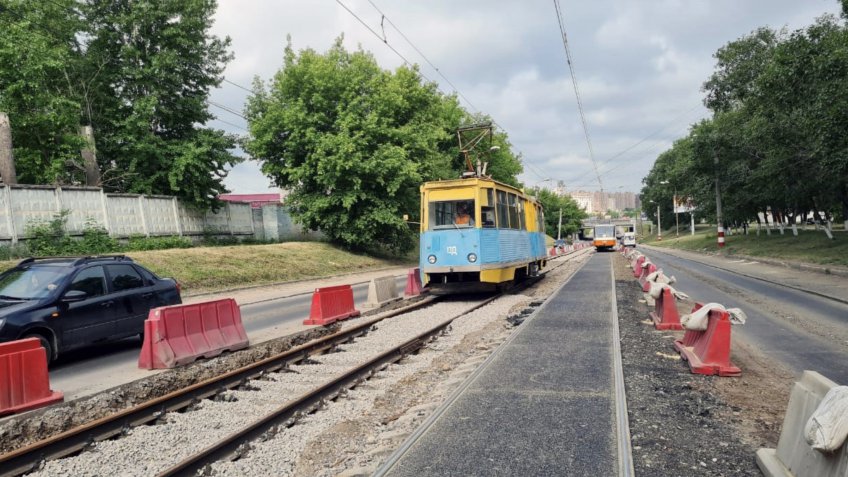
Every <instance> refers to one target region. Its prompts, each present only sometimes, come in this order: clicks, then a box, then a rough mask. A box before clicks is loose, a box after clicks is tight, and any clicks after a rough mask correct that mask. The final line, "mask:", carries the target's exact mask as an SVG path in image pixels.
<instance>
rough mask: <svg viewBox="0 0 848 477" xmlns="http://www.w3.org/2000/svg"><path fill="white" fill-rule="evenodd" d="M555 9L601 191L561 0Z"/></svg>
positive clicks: (556, 0) (555, 2) (557, 1)
mask: <svg viewBox="0 0 848 477" xmlns="http://www.w3.org/2000/svg"><path fill="white" fill-rule="evenodd" d="M553 2H554V9H555V10H556V14H557V23H558V24H559V31H560V34H561V36H562V45H563V47H564V48H565V56H566V60H567V61H568V71H569V72H570V73H571V83H572V84H573V86H574V95H575V97H576V98H577V109H578V111H579V112H580V122H581V124H582V125H583V135H584V136H585V137H586V145H587V146H588V148H589V159H591V161H592V167H593V168H594V170H595V177H597V179H598V186H599V187H600V189H601V191H602V192H603V190H604V184H603V182H601V175H600V173H599V172H598V163H597V161H595V151H594V150H593V149H592V140H591V138H590V137H589V126H588V124H587V123H586V114H585V113H584V111H583V100H582V99H581V98H580V88H579V87H578V86H577V74H576V73H575V71H574V60H573V57H572V55H571V48H569V46H568V36H567V35H566V33H565V22H564V21H563V18H562V7H561V6H560V4H559V0H553Z"/></svg>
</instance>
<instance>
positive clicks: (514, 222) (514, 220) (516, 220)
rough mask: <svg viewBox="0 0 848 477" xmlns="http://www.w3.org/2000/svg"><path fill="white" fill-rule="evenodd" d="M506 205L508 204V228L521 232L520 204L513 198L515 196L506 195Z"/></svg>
mask: <svg viewBox="0 0 848 477" xmlns="http://www.w3.org/2000/svg"><path fill="white" fill-rule="evenodd" d="M508 197H509V198H508V201H509V202H508V204H509V228H511V229H517V230H521V229H523V228H524V227H523V225H524V224H522V222H523V221H522V220H521V202H520V201H519V200H518V198H517V197H516V196H515V194H509V195H508Z"/></svg>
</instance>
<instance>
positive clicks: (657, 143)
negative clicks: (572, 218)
mask: <svg viewBox="0 0 848 477" xmlns="http://www.w3.org/2000/svg"><path fill="white" fill-rule="evenodd" d="M218 3H219V5H218V11H217V13H216V15H215V25H214V27H213V29H212V33H213V34H215V35H218V36H221V37H224V36H229V37H230V38H231V40H232V46H231V49H232V52H233V53H234V55H235V58H234V60H232V61H231V62H230V63H229V64H228V65H227V68H226V70H225V72H224V76H225V78H226V81H225V82H223V83H222V84H221V87H220V88H219V89H216V90H213V91H212V94H211V98H210V101H211V102H212V103H214V104H215V105H216V106H212V107H211V108H210V110H211V112H212V113H213V114H215V115H216V116H217V118H218V119H216V120H213V121H212V122H211V123H210V125H211V126H213V127H216V128H220V129H223V130H226V131H229V132H232V133H235V134H239V135H244V134H247V133H246V131H245V129H246V127H247V124H246V121H245V120H244V119H243V118H242V117H240V116H239V115H237V114H233V112H235V113H239V112H242V111H243V108H244V104H245V100H246V98H247V96H248V95H249V93H248V91H246V90H245V89H244V88H249V87H250V85H251V83H252V81H253V78H254V77H255V76H258V77H260V78H262V79H263V80H266V81H267V80H269V79H270V78H271V77H272V76H273V75H274V73H276V72H277V71H278V70H279V69H280V68H281V67H282V59H283V49H284V48H285V45H286V36H287V35H291V39H292V45H293V47H294V49H295V50H296V51H298V50H302V49H305V48H312V49H314V50H316V51H319V52H324V51H326V50H327V49H328V48H329V47H330V45H331V44H332V43H333V41H334V40H335V39H336V38H338V37H339V36H340V35H342V34H343V35H344V44H345V47H346V48H347V49H348V50H354V49H356V48H359V47H362V48H363V49H364V50H367V51H369V52H371V53H372V54H373V55H374V57H375V58H376V60H377V62H378V63H379V65H380V66H381V67H382V68H384V69H389V70H393V69H395V68H397V67H398V66H401V65H402V64H404V60H403V59H401V58H400V57H399V56H398V55H397V54H396V53H394V52H393V51H392V50H391V49H390V48H389V47H387V46H386V44H384V43H383V40H382V38H378V37H377V35H379V36H381V37H382V36H383V35H385V39H386V41H387V42H388V44H389V45H391V47H392V48H394V49H395V50H397V51H398V52H399V53H400V55H402V56H403V57H404V58H406V59H407V60H408V61H409V62H410V63H417V64H419V65H420V68H421V73H422V74H423V75H424V76H425V77H426V78H428V79H429V80H432V81H435V82H436V83H438V84H439V87H440V89H441V91H442V92H444V93H446V94H450V93H453V92H454V91H458V93H459V95H460V102H461V103H462V105H463V106H464V107H465V108H466V109H468V110H469V111H472V112H477V111H479V112H483V113H486V114H488V115H490V116H491V117H493V118H494V120H495V123H496V124H497V126H499V127H500V128H502V129H503V130H504V131H505V132H506V133H507V134H508V135H509V140H510V142H511V143H512V145H513V149H514V151H515V152H519V153H521V155H522V162H523V164H524V172H523V173H522V174H521V175H520V176H519V180H521V181H522V182H524V184H525V185H527V186H529V187H534V186H540V187H553V186H554V185H556V184H557V183H558V182H559V181H562V183H563V184H564V186H565V188H566V190H568V191H571V190H600V188H601V187H603V190H605V191H607V192H634V193H638V192H639V190H640V189H641V187H642V178H643V177H645V176H646V175H647V174H648V172H649V171H650V169H651V167H652V165H653V163H654V161H655V160H656V157H657V156H658V155H659V154H660V153H661V152H662V151H664V150H666V149H668V148H669V147H671V145H672V143H673V142H674V140H675V139H678V138H681V137H683V136H685V135H686V134H687V131H688V128H689V126H690V125H691V124H693V123H695V122H697V121H699V120H700V119H702V118H706V117H709V115H710V113H709V111H708V110H707V109H706V108H705V107H704V106H703V103H702V100H703V97H704V93H703V92H702V91H701V85H702V84H703V83H704V81H705V80H706V79H707V78H708V77H709V75H710V74H711V73H712V71H713V69H714V67H715V59H714V58H713V54H714V53H715V52H716V50H718V49H719V48H720V47H721V46H723V45H725V44H726V43H728V42H730V41H733V40H735V39H737V38H739V37H741V36H744V35H746V34H747V33H750V32H751V31H752V30H754V29H756V28H758V27H761V26H769V27H772V28H783V27H786V28H788V29H789V30H795V29H798V28H803V27H804V26H806V25H808V24H810V23H812V22H813V21H814V20H815V18H816V17H819V16H821V15H822V14H825V13H833V14H837V15H838V13H839V11H840V6H839V2H838V1H837V0H803V1H799V0H709V1H707V0H639V1H637V0H594V1H591V2H587V1H580V0H560V6H561V9H562V15H563V20H564V25H565V31H566V36H567V39H568V45H569V49H570V50H571V53H572V58H573V63H572V66H573V67H574V72H575V75H576V78H577V85H578V88H579V91H580V98H581V100H582V104H583V110H584V113H585V119H586V123H587V126H588V132H589V137H590V138H591V144H592V149H593V151H594V155H593V156H594V160H595V164H597V168H598V171H599V173H600V183H599V181H598V179H597V177H596V175H595V172H594V168H593V162H592V160H591V158H590V154H589V148H588V146H587V143H586V139H585V136H584V130H583V127H582V125H581V121H580V115H579V111H578V107H577V101H576V97H575V92H574V87H573V84H572V81H571V76H570V73H569V68H568V63H567V61H566V54H565V49H564V47H563V41H562V36H561V34H560V30H559V26H558V23H557V15H556V10H555V7H554V3H553V0H549V1H543V0H523V1H507V0H485V1H484V0H465V1H456V0H427V1H424V0H418V1H412V0H394V1H389V0H370V1H369V0H339V1H335V0H300V1H294V0H218ZM344 7H347V8H348V9H350V10H351V11H352V12H353V14H355V15H356V17H358V18H359V19H361V20H362V22H364V23H365V24H367V25H368V27H370V28H371V29H372V30H374V32H376V33H377V35H375V34H374V33H372V31H370V30H369V29H368V28H366V26H364V25H363V24H362V23H361V22H360V21H359V20H358V19H357V18H356V17H355V16H354V15H353V14H351V13H350V12H348V11H347V10H346V9H345V8H344ZM380 12H382V14H381V13H380ZM384 16H385V20H384ZM381 23H382V27H381ZM392 25H394V26H392ZM395 27H396V28H395ZM404 37H406V38H407V39H408V40H409V42H407V41H406V40H405V39H404ZM410 42H411V43H410ZM416 49H417V50H418V51H416ZM419 52H420V53H419ZM422 54H423V55H424V57H426V59H425V58H424V57H422ZM428 60H429V63H431V64H432V65H433V66H435V67H436V68H438V71H436V70H435V69H434V68H433V66H431V65H430V64H428ZM440 73H441V75H444V77H445V78H447V80H445V78H443V77H442V76H441V75H440ZM451 85H452V86H451ZM454 88H455V89H454ZM227 109H229V110H231V111H232V112H231V111H227ZM225 184H226V185H227V187H228V188H229V189H231V190H232V192H234V193H263V192H274V191H276V190H277V189H276V188H275V187H274V186H273V184H271V182H270V180H269V179H268V178H267V177H265V176H264V175H263V174H262V173H261V172H260V169H259V163H258V162H257V161H253V160H246V161H245V162H243V163H241V164H239V165H237V166H235V167H234V168H233V169H232V170H231V171H230V173H229V176H228V177H227V179H226V181H225Z"/></svg>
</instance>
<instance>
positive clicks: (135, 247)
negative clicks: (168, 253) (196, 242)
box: [124, 235, 193, 252]
mask: <svg viewBox="0 0 848 477" xmlns="http://www.w3.org/2000/svg"><path fill="white" fill-rule="evenodd" d="M192 246H193V244H192V243H191V240H189V239H188V238H186V237H178V236H168V237H145V236H143V235H133V236H132V237H130V238H129V240H128V241H127V245H126V246H125V247H124V249H125V250H127V251H134V252H139V251H144V250H164V249H169V248H191V247H192Z"/></svg>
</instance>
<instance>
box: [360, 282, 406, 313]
mask: <svg viewBox="0 0 848 477" xmlns="http://www.w3.org/2000/svg"><path fill="white" fill-rule="evenodd" d="M394 300H400V295H399V294H398V290H397V280H395V277H392V276H389V277H380V278H375V279H373V280H371V283H369V284H368V299H367V300H366V301H365V306H367V307H369V308H374V307H378V306H380V305H383V304H385V303H388V302H390V301H394Z"/></svg>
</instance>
